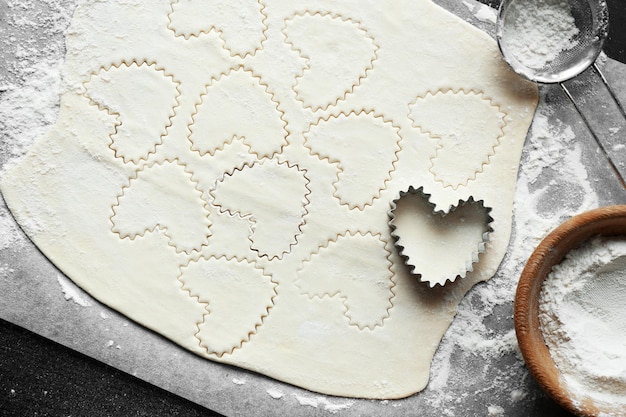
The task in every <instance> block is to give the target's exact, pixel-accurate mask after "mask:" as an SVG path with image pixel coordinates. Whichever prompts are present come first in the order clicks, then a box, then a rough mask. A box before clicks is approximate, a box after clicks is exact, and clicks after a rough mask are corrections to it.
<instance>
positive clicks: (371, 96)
mask: <svg viewBox="0 0 626 417" xmlns="http://www.w3.org/2000/svg"><path fill="white" fill-rule="evenodd" d="M66 43H67V56H66V61H65V65H64V71H63V85H64V91H63V93H62V95H61V108H60V113H59V118H58V121H57V123H56V124H55V125H54V126H53V127H52V128H51V129H50V130H49V131H48V133H47V134H46V135H44V136H43V137H42V138H41V139H40V140H39V141H38V142H37V144H36V145H35V146H33V148H32V149H31V150H30V152H29V153H28V155H27V156H26V157H25V158H23V159H22V160H20V161H19V162H18V163H17V164H16V165H15V166H13V167H11V168H10V169H9V170H8V171H7V172H6V173H5V174H4V175H3V177H2V179H1V183H0V189H1V190H2V193H3V196H4V198H5V200H6V201H7V204H8V206H9V207H10V209H11V211H12V213H13V214H14V216H15V217H16V219H17V220H18V222H19V223H20V225H21V226H22V227H23V229H24V230H25V231H26V233H27V234H28V235H29V236H30V237H31V239H32V240H33V241H34V242H35V243H36V245H37V246H38V247H39V248H40V249H41V250H42V251H43V252H44V253H45V255H46V256H47V257H48V258H49V259H50V260H51V261H52V262H53V263H54V264H55V265H57V266H58V267H59V268H60V269H61V270H62V271H63V272H64V273H65V274H67V276H68V277H70V278H71V279H72V280H73V281H74V282H75V283H76V284H78V285H79V286H80V287H81V288H83V289H84V290H86V291H87V292H88V293H90V294H91V295H92V296H93V297H95V298H97V299H98V300H100V301H102V302H103V303H105V304H107V305H109V306H110V307H112V308H114V309H116V310H118V311H120V312H121V313H123V314H125V315H126V316H128V317H129V318H131V319H133V320H135V321H137V322H138V323H140V324H142V325H144V326H146V327H148V328H150V329H152V330H154V331H156V332H158V333H160V334H162V335H163V336H165V337H167V338H169V339H170V340H172V341H173V342H175V343H178V344H179V345H181V346H183V347H184V348H186V349H189V350H190V351H192V352H194V353H196V354H198V355H200V356H203V357H206V358H207V359H210V360H214V361H219V362H224V363H228V364H233V365H236V366H239V367H243V368H245V369H249V370H252V371H255V372H259V373H262V374H265V375H268V376H270V377H273V378H276V379H279V380H282V381H285V382H289V383H292V384H295V385H298V386H301V387H304V388H307V389H310V390H313V391H318V392H322V393H327V394H332V395H342V396H353V397H363V398H379V399H386V398H400V397H405V396H408V395H411V394H413V393H415V392H417V391H420V390H422V389H423V388H424V387H425V386H426V384H427V381H428V376H429V364H430V361H431V359H432V357H433V354H434V352H435V349H436V348H437V346H438V344H439V342H440V340H441V337H442V336H443V334H444V332H445V330H446V329H447V327H448V325H449V324H450V322H451V320H452V318H453V317H454V314H455V311H456V307H457V305H458V303H459V302H460V300H461V299H462V298H463V296H464V294H465V293H466V292H467V291H468V290H469V288H471V287H472V286H473V285H474V284H476V283H477V282H479V281H483V280H487V279H489V278H490V277H491V276H492V275H493V273H494V272H495V270H496V268H497V267H498V265H499V263H500V261H501V260H502V257H503V256H504V253H505V250H506V247H507V244H508V241H509V237H510V231H511V213H512V202H513V194H514V188H515V187H514V186H515V180H516V174H517V168H518V164H519V159H520V154H521V149H522V145H523V142H524V139H525V136H526V132H527V130H528V127H529V125H530V122H531V119H532V116H533V113H534V110H535V106H536V103H537V91H536V88H535V87H534V86H533V85H532V84H530V83H527V82H525V81H523V80H521V79H520V78H518V76H516V75H515V74H513V73H512V72H511V71H510V70H509V68H508V67H507V66H506V64H504V63H503V62H502V60H501V59H500V55H499V53H498V50H497V47H496V45H495V43H494V42H493V40H492V39H491V38H489V37H488V36H487V35H486V34H484V33H482V32H480V31H479V30H477V29H475V28H473V27H472V26H470V25H469V24H467V23H465V22H463V21H462V20H460V19H459V18H457V17H455V16H454V15H452V14H450V13H449V12H447V11H445V10H443V9H441V8H439V7H438V6H436V5H434V4H432V3H431V2H429V1H426V0H413V1H397V0H393V1H391V0H389V1H356V0H355V1H342V2H327V1H319V0H315V1H307V2H304V1H286V0H285V1H272V2H265V1H258V2H255V1H236V2H233V1H228V2H226V1H200V0H191V1H174V2H173V3H170V1H168V0H161V1H154V2H152V3H151V4H150V5H147V4H146V3H145V2H140V1H121V0H113V1H105V2H102V1H84V2H81V3H80V4H79V6H78V8H77V10H76V13H75V16H74V19H73V22H72V24H71V26H70V28H69V30H68V33H67V39H66ZM409 186H414V187H415V188H417V187H423V189H424V192H425V193H427V194H429V195H430V196H431V197H430V198H431V201H430V202H431V203H432V204H434V205H435V208H436V209H437V210H444V211H446V210H448V209H449V208H450V207H451V206H456V205H458V204H459V201H467V200H469V199H470V197H473V198H474V200H476V201H482V202H483V204H484V206H485V207H489V208H490V209H491V211H490V216H491V217H492V218H493V222H492V223H491V227H492V228H493V232H492V233H490V236H489V242H488V243H487V245H486V249H485V253H483V254H481V255H480V259H479V262H478V263H476V264H474V268H473V271H471V272H468V273H467V276H466V277H465V278H463V279H459V280H456V281H455V282H454V283H451V284H448V285H445V286H443V287H442V286H436V287H435V288H429V287H428V285H425V284H424V283H422V282H419V281H418V280H417V279H416V278H415V277H414V276H412V275H411V274H410V271H409V270H408V269H407V268H406V266H405V265H404V263H403V261H402V259H401V257H400V255H399V254H398V252H397V250H396V249H395V247H394V242H393V239H392V237H391V234H390V228H389V225H388V211H389V209H390V203H391V202H392V201H393V200H394V199H395V198H397V197H398V195H399V193H400V191H404V190H407V189H408V188H409ZM429 214H430V213H425V214H424V215H429ZM451 227H454V224H452V225H451ZM432 237H433V236H430V235H427V236H424V239H423V241H424V242H428V241H431V240H432ZM416 240H417V241H418V242H419V240H420V239H419V238H417V239H416ZM466 256H468V255H467V254H465V253H449V251H443V252H441V255H439V256H436V257H433V258H432V259H431V262H432V265H430V266H431V269H435V270H436V265H437V264H440V265H442V266H444V265H446V264H447V262H448V261H449V259H457V258H459V257H461V258H464V257H466Z"/></svg>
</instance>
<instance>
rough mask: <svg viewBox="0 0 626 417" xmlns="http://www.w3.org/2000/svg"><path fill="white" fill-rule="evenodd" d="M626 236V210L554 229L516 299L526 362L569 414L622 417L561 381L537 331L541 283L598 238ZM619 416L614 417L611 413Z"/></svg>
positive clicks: (618, 408)
mask: <svg viewBox="0 0 626 417" xmlns="http://www.w3.org/2000/svg"><path fill="white" fill-rule="evenodd" d="M597 235H603V236H615V235H624V236H626V205H619V206H609V207H603V208H599V209H596V210H591V211H588V212H585V213H582V214H580V215H577V216H575V217H573V218H571V219H569V220H568V221H566V222H565V223H563V224H561V225H560V226H559V227H557V228H556V229H554V230H553V231H552V232H551V233H550V234H549V235H548V236H547V237H546V238H545V239H544V240H543V241H542V242H541V243H540V244H539V246H537V248H536V249H535V251H534V252H533V254H532V255H531V256H530V258H529V259H528V262H527V263H526V267H525V268H524V271H523V272H522V276H521V277H520V281H519V283H518V286H517V292H516V294H515V313H514V314H515V316H514V319H515V333H516V335H517V341H518V343H519V347H520V350H521V351H522V355H523V356H524V361H525V362H526V365H527V366H528V368H529V370H530V372H531V374H532V375H533V377H534V378H535V379H536V380H537V382H538V383H539V385H540V386H541V388H542V389H543V390H544V391H545V392H546V393H548V395H549V396H550V397H552V399H554V400H555V401H556V402H557V403H558V404H560V405H561V406H562V407H564V408H565V409H567V410H568V411H569V412H571V413H573V414H576V415H578V416H582V417H597V416H599V415H601V414H602V413H605V414H609V415H624V413H625V411H624V409H623V404H622V405H615V404H607V403H599V402H598V401H594V400H592V399H591V398H589V397H584V396H581V395H574V394H572V393H570V392H569V391H568V389H567V386H566V385H565V383H564V382H563V381H562V380H561V378H559V370H558V369H557V367H556V365H555V364H554V361H553V360H552V357H551V356H550V352H549V350H548V347H547V346H546V344H545V342H544V339H543V335H542V334H541V329H540V327H539V314H538V313H539V294H540V292H541V286H542V283H543V281H544V280H545V279H546V278H547V276H548V274H550V272H551V270H552V266H554V265H557V264H559V263H560V262H561V261H562V260H563V258H564V257H565V255H566V254H567V252H569V251H570V250H572V249H574V248H576V247H577V246H579V245H580V244H581V243H583V242H585V241H586V240H588V239H590V238H592V237H594V236H597ZM610 413H615V414H610Z"/></svg>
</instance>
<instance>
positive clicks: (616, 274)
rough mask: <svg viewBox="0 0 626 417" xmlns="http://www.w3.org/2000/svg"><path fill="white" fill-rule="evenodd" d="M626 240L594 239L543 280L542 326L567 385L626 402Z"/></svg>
mask: <svg viewBox="0 0 626 417" xmlns="http://www.w3.org/2000/svg"><path fill="white" fill-rule="evenodd" d="M624 305H626V240H622V239H617V238H613V239H609V238H595V239H593V240H591V241H590V242H587V243H585V244H584V245H583V246H581V247H580V248H578V249H575V250H573V251H571V252H570V253H568V254H567V256H566V258H565V260H564V261H563V262H562V263H561V264H559V265H556V266H555V267H554V268H553V269H552V272H551V273H550V275H549V276H548V278H547V279H546V281H545V282H544V284H543V287H542V290H541V296H540V303H539V319H540V323H541V329H542V333H543V336H544V339H545V341H546V344H547V345H548V347H549V349H550V354H551V356H552V358H553V360H554V362H555V364H556V366H557V368H559V370H560V371H561V373H562V377H563V379H564V381H565V382H566V383H567V386H568V387H569V389H570V390H571V391H572V392H574V393H575V394H578V395H580V396H583V395H584V396H589V397H591V398H592V399H593V400H595V401H604V402H608V403H610V404H624V405H626V354H625V353H624V352H625V351H624V346H626V323H625V322H624Z"/></svg>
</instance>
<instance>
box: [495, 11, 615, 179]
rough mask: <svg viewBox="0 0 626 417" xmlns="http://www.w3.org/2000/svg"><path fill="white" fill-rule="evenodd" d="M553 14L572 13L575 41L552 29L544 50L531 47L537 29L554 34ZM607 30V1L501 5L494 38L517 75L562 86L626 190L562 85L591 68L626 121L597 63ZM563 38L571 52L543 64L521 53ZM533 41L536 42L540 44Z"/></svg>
mask: <svg viewBox="0 0 626 417" xmlns="http://www.w3.org/2000/svg"><path fill="white" fill-rule="evenodd" d="M559 8H560V9H559ZM555 10H557V11H558V10H561V11H565V12H566V13H567V14H568V16H567V17H568V20H569V21H571V23H572V25H570V26H572V27H573V29H574V30H573V31H572V34H571V36H569V37H568V35H567V34H563V32H559V31H558V30H553V31H552V33H551V34H552V36H546V37H545V40H546V42H545V45H541V44H540V43H539V44H536V45H532V42H533V40H532V39H529V38H528V37H526V36H525V35H526V34H527V33H532V31H533V30H535V29H536V30H537V32H539V33H541V32H540V30H541V29H553V28H550V27H548V28H546V25H548V24H549V21H548V20H547V19H546V17H549V16H550V14H551V13H552V14H554V11H555ZM569 15H571V17H570V16H569ZM570 19H573V20H570ZM553 22H554V23H556V24H558V23H562V21H559V20H554V18H553ZM542 25H544V26H542ZM608 27H609V12H608V6H607V4H606V0H502V3H501V4H500V8H499V10H498V19H497V22H496V39H497V41H498V46H499V47H500V51H501V53H502V56H503V57H504V60H505V61H506V62H507V63H508V64H509V65H510V66H511V68H512V69H513V70H514V71H515V72H517V73H518V74H520V75H521V76H523V77H525V78H527V79H529V80H531V81H535V82H538V83H548V84H550V83H551V84H554V83H558V84H559V85H560V87H561V88H562V89H563V91H564V92H565V94H566V95H567V96H568V98H569V99H570V100H571V102H572V103H573V104H574V107H575V108H576V111H577V112H578V113H579V114H580V116H581V118H582V119H583V121H584V122H585V124H586V126H587V128H588V129H589V131H590V132H591V134H592V136H593V138H594V139H595V141H596V143H597V144H598V146H599V147H600V150H601V151H602V153H603V154H604V156H605V158H606V159H607V161H608V163H609V165H610V166H611V168H612V170H613V172H614V173H615V175H616V176H617V179H618V180H619V181H620V184H621V185H622V187H623V188H626V181H625V180H624V178H623V177H622V175H621V174H620V172H619V170H618V169H617V167H616V166H615V164H614V163H613V161H612V160H611V158H610V157H609V154H608V152H607V150H606V149H605V147H604V145H603V144H602V141H601V140H600V138H599V137H598V133H597V132H595V131H594V130H593V128H592V127H591V125H590V124H589V120H588V118H587V116H586V115H585V114H584V113H583V112H582V111H581V109H580V107H579V106H578V104H577V103H576V100H575V99H574V97H573V96H572V94H571V92H570V91H569V90H568V88H567V87H566V86H565V85H564V84H563V82H564V81H567V80H569V79H572V78H574V77H576V76H577V75H579V74H580V73H582V72H583V71H585V70H586V69H587V68H589V67H590V66H591V67H592V68H593V71H594V72H595V73H596V74H597V75H598V77H600V79H601V81H602V84H604V86H605V87H606V89H607V91H608V92H609V93H610V95H611V97H612V99H613V101H614V102H615V104H616V105H617V107H618V109H619V112H620V113H621V115H622V117H624V118H626V111H625V110H624V107H623V106H622V103H621V102H620V101H619V100H618V98H617V96H616V95H615V93H614V92H613V90H612V89H611V87H610V85H609V83H608V82H607V80H606V77H605V76H604V74H603V73H602V71H601V70H600V68H599V67H598V65H596V64H595V61H596V59H597V57H598V55H599V54H600V52H601V51H602V46H603V44H604V41H605V39H606V37H607V36H608ZM528 31H530V32H528ZM573 32H575V33H573ZM559 36H565V37H566V38H565V39H563V41H564V42H565V43H567V47H564V48H559V49H557V50H553V51H544V53H545V55H546V56H547V59H546V60H545V62H543V63H541V65H529V61H528V60H527V59H525V58H526V57H525V56H524V54H523V53H522V52H524V51H527V50H531V49H532V48H533V47H536V48H537V49H540V48H541V47H542V46H544V47H545V48H546V49H548V48H549V47H550V46H551V43H553V42H554V39H553V38H554V37H557V38H558V37H559ZM534 41H535V43H537V42H536V39H535V40H534ZM549 52H551V54H550V53H549Z"/></svg>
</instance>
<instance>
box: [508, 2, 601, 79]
mask: <svg viewBox="0 0 626 417" xmlns="http://www.w3.org/2000/svg"><path fill="white" fill-rule="evenodd" d="M563 5H564V6H563ZM554 7H566V8H567V10H568V11H569V12H570V13H571V16H572V18H573V20H574V22H573V24H574V26H575V28H576V29H577V30H578V32H577V33H576V34H574V35H573V36H572V37H571V39H568V41H569V42H570V43H571V47H570V48H566V49H563V50H558V51H553V52H554V53H555V55H554V58H553V59H550V60H548V61H547V62H545V64H544V65H543V66H541V67H539V68H536V67H532V68H531V67H529V66H528V65H527V63H526V62H525V61H524V60H523V59H521V57H520V56H519V54H518V53H517V52H518V51H517V50H516V48H515V45H519V42H520V41H521V42H522V44H523V42H524V40H523V39H519V37H520V35H521V34H520V32H519V26H521V25H523V24H524V23H526V24H527V23H536V24H541V23H542V17H544V16H542V15H548V14H550V13H553V11H554V10H551V9H554ZM529 9H531V10H533V11H535V12H537V13H536V14H535V15H533V16H524V14H525V13H528V10H529ZM523 19H525V21H524V22H522V20H523ZM608 26H609V15H608V8H607V5H606V2H605V1H604V0H577V1H571V0H570V1H568V0H503V1H502V3H501V5H500V9H499V13H498V21H497V28H496V37H497V39H498V45H499V46H500V50H501V52H502V55H503V56H504V59H505V60H506V61H507V62H508V63H509V65H510V66H511V67H512V68H513V70H515V71H516V72H517V73H518V74H520V75H522V76H524V77H526V78H528V79H530V80H532V81H536V82H540V83H558V82H562V81H565V80H569V79H571V78H573V77H575V76H577V75H578V74H580V73H581V72H583V71H584V70H585V69H587V68H588V67H589V66H590V65H592V64H593V63H594V61H595V60H596V58H597V57H598V55H599V54H600V51H601V50H602V45H603V44H604V40H605V39H606V37H607V34H608ZM557 36H558V34H557ZM528 41H530V40H528Z"/></svg>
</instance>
